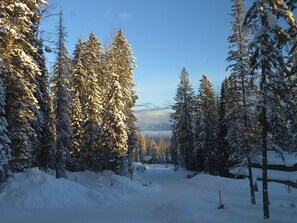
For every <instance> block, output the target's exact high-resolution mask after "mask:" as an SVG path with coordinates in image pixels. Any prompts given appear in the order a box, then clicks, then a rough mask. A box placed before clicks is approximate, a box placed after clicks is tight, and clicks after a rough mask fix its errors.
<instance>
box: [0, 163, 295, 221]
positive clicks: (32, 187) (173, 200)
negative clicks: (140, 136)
mask: <svg viewBox="0 0 297 223" xmlns="http://www.w3.org/2000/svg"><path fill="white" fill-rule="evenodd" d="M187 174H188V173H187V172H186V171H183V170H180V171H177V172H174V170H173V168H172V167H171V166H168V167H167V168H166V166H165V165H148V167H146V168H145V167H144V166H142V165H141V164H137V170H136V171H135V177H134V179H133V181H131V180H130V179H128V178H125V177H120V176H116V175H114V174H113V173H112V172H111V171H105V172H104V173H103V174H95V173H92V172H88V171H85V172H82V173H68V178H69V180H66V179H59V180H57V179H55V178H54V177H53V176H52V175H50V174H45V173H43V172H41V171H39V170H38V169H30V170H27V171H26V172H25V173H20V174H15V177H14V179H12V180H11V181H10V182H9V183H8V184H6V185H2V186H1V188H0V219H1V220H0V221H1V222H3V223H10V222H13V223H18V222H20V223H35V222H42V223H59V222H61V223H68V222H69V223H78V222H84V223H93V222H94V223H95V222H96V223H98V222H99V223H100V222H104V223H108V222H123V223H125V222H130V223H131V222H136V223H143V222H144V223H145V222H150V223H151V222H161V223H163V222H164V223H165V222H166V223H167V222H178V223H179V222H181V223H187V222H201V223H208V222H227V223H233V222H234V223H238V222H241V223H245V222H250V223H256V222H269V223H282V222H283V223H285V222H286V223H291V222H292V223H295V222H296V219H297V190H296V189H293V188H291V189H290V190H288V188H287V187H286V186H285V185H282V184H277V183H269V194H270V202H271V205H270V215H271V219H269V220H265V221H264V220H262V193H261V184H258V186H259V192H257V193H256V196H257V205H251V203H250V200H249V187H248V180H247V179H244V180H234V179H226V178H221V177H215V176H209V175H205V174H198V175H197V176H195V177H193V178H191V179H187V178H186V176H187ZM219 190H220V191H221V192H222V202H223V204H224V207H225V208H224V209H218V191H219Z"/></svg>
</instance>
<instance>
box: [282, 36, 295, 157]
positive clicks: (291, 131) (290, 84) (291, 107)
mask: <svg viewBox="0 0 297 223" xmlns="http://www.w3.org/2000/svg"><path fill="white" fill-rule="evenodd" d="M292 45H293V49H292V50H291V52H290V54H289V61H288V67H289V69H290V71H289V75H288V81H287V82H286V83H287V89H288V92H289V95H288V101H289V103H288V104H287V105H286V106H287V108H288V109H287V110H288V111H289V112H288V120H287V123H286V124H285V126H287V128H288V135H289V137H288V139H289V142H288V144H289V147H288V148H287V150H288V151H289V152H296V151H297V117H296V114H297V44H296V41H294V42H293V43H292ZM294 45H295V46H294Z"/></svg>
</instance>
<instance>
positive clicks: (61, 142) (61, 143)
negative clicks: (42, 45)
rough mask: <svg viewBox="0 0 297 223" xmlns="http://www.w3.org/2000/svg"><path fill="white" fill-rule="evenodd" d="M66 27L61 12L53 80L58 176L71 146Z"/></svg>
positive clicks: (61, 171)
mask: <svg viewBox="0 0 297 223" xmlns="http://www.w3.org/2000/svg"><path fill="white" fill-rule="evenodd" d="M65 35H66V34H65V28H64V26H63V14H62V12H60V20H59V27H58V43H57V46H58V49H57V58H56V63H55V65H54V76H53V80H52V84H53V88H52V92H53V95H54V96H53V97H54V111H55V125H56V137H57V139H56V140H57V152H56V177H57V178H61V177H63V175H64V170H65V168H66V164H69V163H68V162H69V160H70V150H71V148H72V146H71V121H70V102H71V95H70V80H69V76H70V70H71V69H70V68H71V67H70V59H69V55H68V52H67V49H66V46H65Z"/></svg>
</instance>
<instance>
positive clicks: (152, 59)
mask: <svg viewBox="0 0 297 223" xmlns="http://www.w3.org/2000/svg"><path fill="white" fill-rule="evenodd" d="M49 2H53V3H55V4H56V6H57V10H59V8H60V7H61V9H62V10H63V12H64V20H65V26H66V29H67V33H68V37H67V46H68V49H69V51H70V53H72V52H73V48H74V45H75V43H76V41H77V38H78V37H79V36H82V37H83V39H86V38H87V37H88V35H89V33H90V32H94V33H95V34H96V35H97V36H98V37H99V39H100V41H101V43H102V44H103V45H104V46H108V45H109V44H110V43H111V42H112V33H114V32H115V31H116V30H118V29H119V28H123V30H124V32H125V34H126V37H127V39H128V41H129V43H130V44H131V45H132V47H133V52H134V55H135V57H136V59H137V60H136V63H137V69H136V70H135V82H136V85H137V86H136V90H137V92H138V96H139V100H138V101H137V107H136V110H142V109H157V110H158V109H159V110H162V109H163V108H168V106H170V105H171V104H172V103H173V102H174V100H173V97H174V95H175V91H176V88H177V85H178V82H179V75H180V72H181V69H182V68H183V67H186V69H187V71H188V73H189V75H190V80H191V83H192V86H193V88H194V90H195V92H197V90H198V84H199V80H200V78H201V76H202V74H206V75H208V77H209V79H210V80H211V82H212V83H213V84H214V86H215V89H216V91H217V92H218V91H219V89H220V84H221V82H222V80H223V79H224V78H225V77H226V76H227V75H228V73H227V72H226V71H225V70H226V67H227V65H228V64H227V63H226V62H225V59H226V57H227V53H228V42H227V38H228V36H229V35H230V31H229V29H230V21H231V20H232V18H231V16H230V15H229V13H230V10H231V0H84V1H82V0H60V1H58V0H49ZM57 21H58V17H57V16H55V17H51V18H50V19H48V20H47V21H45V22H44V23H43V27H44V28H45V29H46V30H47V31H55V26H56V24H57Z"/></svg>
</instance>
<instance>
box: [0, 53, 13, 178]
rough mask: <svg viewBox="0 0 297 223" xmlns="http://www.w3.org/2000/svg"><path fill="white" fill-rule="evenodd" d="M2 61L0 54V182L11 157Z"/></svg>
mask: <svg viewBox="0 0 297 223" xmlns="http://www.w3.org/2000/svg"><path fill="white" fill-rule="evenodd" d="M3 67H4V64H3V61H2V58H1V56H0V182H1V181H2V180H4V179H5V178H6V175H7V173H8V171H9V169H8V162H9V161H10V159H11V150H10V146H9V144H10V139H9V138H8V135H7V121H6V117H5V89H4V84H3V77H2V75H3Z"/></svg>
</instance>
